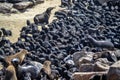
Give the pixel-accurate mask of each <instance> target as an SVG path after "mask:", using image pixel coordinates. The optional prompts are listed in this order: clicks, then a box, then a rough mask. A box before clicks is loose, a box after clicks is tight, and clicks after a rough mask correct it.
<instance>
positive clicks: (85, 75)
mask: <svg viewBox="0 0 120 80" xmlns="http://www.w3.org/2000/svg"><path fill="white" fill-rule="evenodd" d="M95 74H98V75H103V74H107V72H75V73H74V74H73V75H72V78H73V80H89V79H90V77H92V76H93V75H95Z"/></svg>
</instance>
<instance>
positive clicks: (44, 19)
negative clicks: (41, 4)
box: [34, 7, 54, 24]
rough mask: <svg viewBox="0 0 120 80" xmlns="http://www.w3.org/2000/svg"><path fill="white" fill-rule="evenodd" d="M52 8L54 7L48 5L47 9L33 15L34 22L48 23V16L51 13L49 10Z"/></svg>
mask: <svg viewBox="0 0 120 80" xmlns="http://www.w3.org/2000/svg"><path fill="white" fill-rule="evenodd" d="M53 8H54V7H49V8H47V10H46V11H45V12H44V13H42V14H37V15H35V17H34V22H35V24H38V23H40V24H43V23H46V24H48V23H49V17H50V14H51V10H52V9H53Z"/></svg>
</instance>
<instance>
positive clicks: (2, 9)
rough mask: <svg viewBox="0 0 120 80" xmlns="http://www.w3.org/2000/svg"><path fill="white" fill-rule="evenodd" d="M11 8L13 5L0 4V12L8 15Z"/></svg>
mask: <svg viewBox="0 0 120 80" xmlns="http://www.w3.org/2000/svg"><path fill="white" fill-rule="evenodd" d="M12 7H13V4H11V3H0V12H1V13H6V12H7V13H8V12H10V11H11V9H12Z"/></svg>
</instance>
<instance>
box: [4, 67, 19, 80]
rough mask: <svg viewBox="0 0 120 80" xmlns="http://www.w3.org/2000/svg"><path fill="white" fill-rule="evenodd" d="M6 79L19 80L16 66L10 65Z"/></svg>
mask: <svg viewBox="0 0 120 80" xmlns="http://www.w3.org/2000/svg"><path fill="white" fill-rule="evenodd" d="M5 80H18V79H17V76H16V71H15V67H14V66H13V65H9V66H8V67H7V69H6V72H5Z"/></svg>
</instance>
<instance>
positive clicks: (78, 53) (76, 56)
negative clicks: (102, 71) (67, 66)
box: [73, 51, 93, 65]
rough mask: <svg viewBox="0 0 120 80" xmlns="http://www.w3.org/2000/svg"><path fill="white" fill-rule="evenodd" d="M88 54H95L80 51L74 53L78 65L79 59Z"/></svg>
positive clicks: (74, 59)
mask: <svg viewBox="0 0 120 80" xmlns="http://www.w3.org/2000/svg"><path fill="white" fill-rule="evenodd" d="M86 54H93V53H92V52H86V51H80V52H75V53H74V54H73V61H74V63H75V64H76V65H78V64H79V59H80V58H82V57H84V56H85V55H86Z"/></svg>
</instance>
